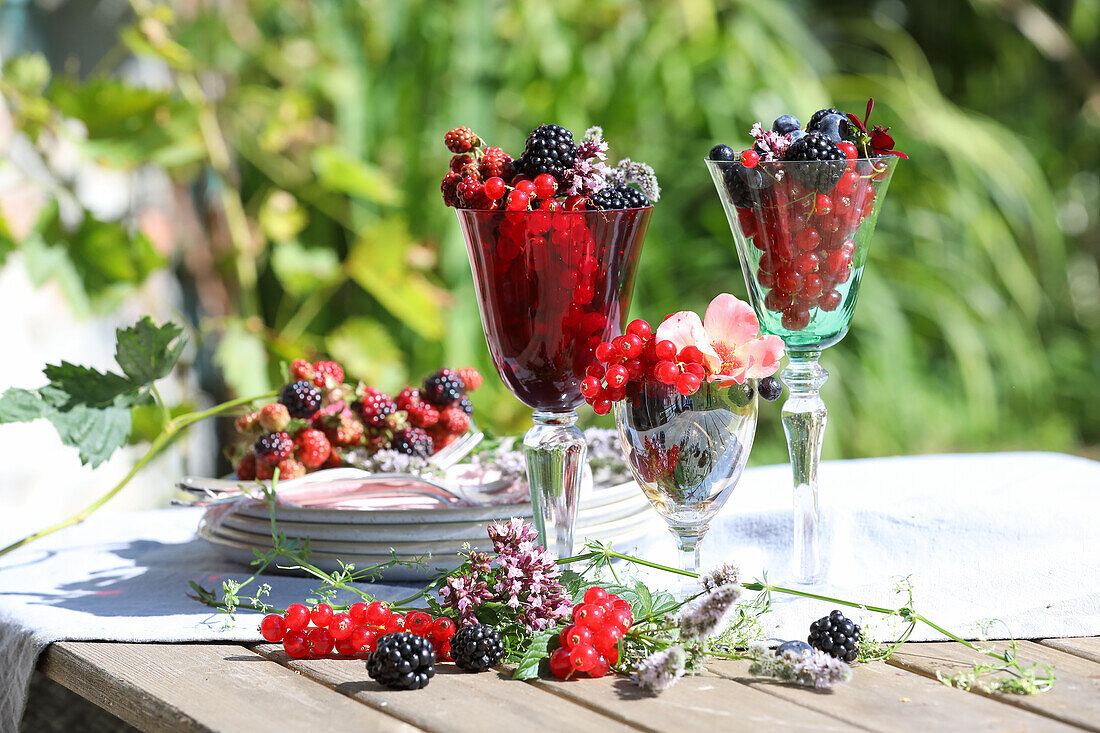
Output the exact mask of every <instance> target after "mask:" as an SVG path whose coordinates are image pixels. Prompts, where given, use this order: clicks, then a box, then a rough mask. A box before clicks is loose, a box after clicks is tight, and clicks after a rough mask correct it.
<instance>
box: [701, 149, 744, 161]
mask: <svg viewBox="0 0 1100 733" xmlns="http://www.w3.org/2000/svg"><path fill="white" fill-rule="evenodd" d="M708 157H709V158H710V159H711V160H737V158H738V155H737V153H736V152H735V151H734V149H733V148H731V147H730V146H729V145H715V146H714V147H713V148H711V149H710V155H709V156H708Z"/></svg>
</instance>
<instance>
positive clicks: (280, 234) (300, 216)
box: [259, 191, 309, 242]
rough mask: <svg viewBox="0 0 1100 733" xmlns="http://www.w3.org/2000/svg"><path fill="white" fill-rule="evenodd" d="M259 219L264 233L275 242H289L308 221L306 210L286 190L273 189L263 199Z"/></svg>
mask: <svg viewBox="0 0 1100 733" xmlns="http://www.w3.org/2000/svg"><path fill="white" fill-rule="evenodd" d="M259 219H260V226H261V227H263V230H264V234H266V235H267V236H268V237H270V238H271V239H272V240H274V241H276V242H289V241H290V240H292V239H294V237H296V236H298V234H299V232H301V231H302V230H303V229H304V228H305V226H306V224H308V223H309V215H308V214H307V213H306V210H305V209H304V208H302V205H301V204H299V203H298V200H297V199H295V198H294V196H292V195H291V194H289V193H287V192H286V191H273V192H272V193H271V195H269V196H268V197H267V198H266V199H264V202H263V204H262V205H261V206H260V216H259Z"/></svg>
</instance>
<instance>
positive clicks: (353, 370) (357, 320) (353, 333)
mask: <svg viewBox="0 0 1100 733" xmlns="http://www.w3.org/2000/svg"><path fill="white" fill-rule="evenodd" d="M325 346H326V348H327V349H328V353H329V354H330V355H331V356H332V358H334V359H336V360H337V361H338V362H340V363H341V364H343V365H344V369H346V370H347V372H348V374H350V375H353V376H355V377H358V378H359V379H362V380H363V381H365V382H366V383H367V384H371V385H374V386H376V387H378V388H379V389H382V390H387V391H390V390H397V389H400V388H401V386H402V385H403V384H404V383H405V379H406V377H407V376H408V371H407V370H406V368H405V361H404V354H402V352H401V349H400V347H398V345H397V344H396V343H394V341H393V338H391V336H390V333H389V331H387V330H386V328H385V327H384V326H383V325H382V324H381V323H378V322H377V321H373V320H371V319H369V318H361V317H358V316H352V317H351V318H348V319H347V320H346V321H344V322H343V323H341V324H340V325H339V326H338V327H337V328H336V329H335V330H334V331H332V333H330V334H329V335H328V337H327V338H326V339H325Z"/></svg>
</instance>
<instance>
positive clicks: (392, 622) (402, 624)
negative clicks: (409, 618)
mask: <svg viewBox="0 0 1100 733" xmlns="http://www.w3.org/2000/svg"><path fill="white" fill-rule="evenodd" d="M406 626H407V624H406V621H405V617H404V616H402V615H401V614H399V613H395V614H393V615H392V616H390V617H389V619H387V620H386V628H385V633H387V634H396V633H399V632H402V631H408V630H409V629H408V628H406Z"/></svg>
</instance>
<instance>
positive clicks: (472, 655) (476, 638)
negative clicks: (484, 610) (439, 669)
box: [451, 624, 504, 672]
mask: <svg viewBox="0 0 1100 733" xmlns="http://www.w3.org/2000/svg"><path fill="white" fill-rule="evenodd" d="M503 656H504V640H503V639H501V637H500V632H499V631H497V630H496V629H494V628H493V627H492V626H483V625H482V624H473V625H472V626H463V627H462V628H461V629H459V630H458V631H457V632H456V633H455V635H454V636H453V637H452V638H451V657H452V658H453V659H454V660H455V664H457V665H458V666H459V667H461V668H462V669H465V670H467V671H469V672H484V671H485V670H487V669H489V668H490V667H493V666H495V665H496V664H497V663H498V662H499V661H500V660H501V657H503Z"/></svg>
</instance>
